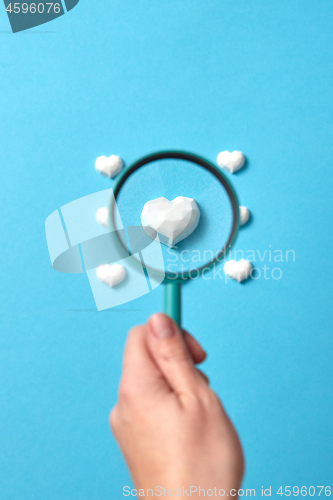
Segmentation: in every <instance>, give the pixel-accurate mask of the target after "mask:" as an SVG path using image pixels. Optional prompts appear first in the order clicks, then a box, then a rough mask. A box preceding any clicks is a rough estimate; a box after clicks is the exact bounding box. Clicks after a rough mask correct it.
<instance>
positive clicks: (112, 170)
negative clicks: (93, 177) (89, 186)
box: [95, 155, 124, 179]
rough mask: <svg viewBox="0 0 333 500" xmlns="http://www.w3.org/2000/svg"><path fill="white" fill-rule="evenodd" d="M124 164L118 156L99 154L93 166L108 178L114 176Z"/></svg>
mask: <svg viewBox="0 0 333 500" xmlns="http://www.w3.org/2000/svg"><path fill="white" fill-rule="evenodd" d="M123 166H124V162H123V160H122V159H121V158H120V156H117V155H111V156H109V157H107V156H99V157H98V158H97V160H96V161H95V168H96V170H97V172H99V173H100V174H102V175H105V176H106V177H108V178H109V179H112V178H113V177H115V176H116V175H117V174H119V172H120V171H121V169H122V168H123Z"/></svg>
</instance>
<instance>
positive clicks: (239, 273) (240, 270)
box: [224, 259, 253, 283]
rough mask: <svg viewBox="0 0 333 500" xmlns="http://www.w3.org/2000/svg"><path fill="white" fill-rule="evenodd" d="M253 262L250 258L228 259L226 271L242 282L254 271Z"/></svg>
mask: <svg viewBox="0 0 333 500" xmlns="http://www.w3.org/2000/svg"><path fill="white" fill-rule="evenodd" d="M252 269H253V267H252V264H251V262H250V261H249V260H245V259H240V260H228V261H227V262H226V263H225V264H224V272H225V274H226V275H227V276H229V278H232V279H233V280H236V281H238V283H241V282H242V281H244V280H246V279H247V278H248V277H249V276H250V274H251V272H252Z"/></svg>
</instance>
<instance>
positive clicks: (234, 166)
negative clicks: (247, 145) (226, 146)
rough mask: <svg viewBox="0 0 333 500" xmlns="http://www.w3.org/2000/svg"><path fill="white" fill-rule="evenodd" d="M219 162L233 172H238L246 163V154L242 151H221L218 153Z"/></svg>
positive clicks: (219, 164) (220, 165)
mask: <svg viewBox="0 0 333 500" xmlns="http://www.w3.org/2000/svg"><path fill="white" fill-rule="evenodd" d="M217 164H218V166H219V167H221V168H224V169H225V170H227V171H228V172H230V173H231V174H233V173H234V172H237V170H240V169H241V168H242V167H244V165H245V156H244V155H243V153H242V152H241V151H233V152H232V153H231V152H230V151H221V153H219V154H218V155H217Z"/></svg>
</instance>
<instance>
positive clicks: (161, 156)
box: [109, 150, 239, 281]
mask: <svg viewBox="0 0 333 500" xmlns="http://www.w3.org/2000/svg"><path fill="white" fill-rule="evenodd" d="M165 159H176V160H187V161H190V162H192V163H195V164H196V165H199V166H200V167H202V168H204V169H206V170H208V171H209V172H211V173H212V174H213V175H214V176H215V177H216V178H217V179H218V180H219V181H220V182H221V184H222V185H223V187H224V188H225V190H226V191H227V193H228V196H229V199H230V201H231V208H232V213H233V221H232V228H231V232H230V235H229V238H228V241H227V243H226V245H225V246H224V247H223V248H222V250H221V251H220V252H219V253H218V254H217V255H216V257H215V258H214V259H213V260H212V261H211V262H210V263H209V264H205V265H204V266H202V267H199V268H197V269H196V272H198V274H197V276H199V275H200V274H202V273H203V272H204V271H205V270H209V269H212V268H213V267H214V266H215V265H216V264H218V263H220V262H221V260H223V258H224V256H225V254H226V253H227V252H228V251H229V250H230V248H231V247H232V245H233V244H234V243H235V240H236V237H237V234H238V230H239V202H238V198H237V194H236V192H235V190H234V188H233V186H232V184H231V183H230V181H229V179H228V178H227V177H226V176H225V175H224V174H223V172H222V171H221V170H220V169H219V168H218V167H216V166H215V165H214V164H213V163H211V162H210V161H208V160H206V159H205V158H202V157H201V156H199V155H196V154H193V153H188V152H187V151H178V150H170V151H157V152H155V153H151V154H149V155H147V156H144V157H142V158H140V159H139V160H137V161H135V162H134V163H132V164H131V165H129V166H128V167H127V168H126V169H125V170H124V171H123V172H122V173H121V174H120V176H119V177H118V179H117V180H116V181H115V184H114V187H113V196H112V199H111V207H110V212H109V223H110V228H111V231H114V232H116V233H117V229H116V224H115V220H114V215H115V211H114V209H115V206H116V199H117V196H118V194H119V192H120V190H121V188H122V186H123V185H124V183H125V181H126V180H127V179H128V177H129V176H130V175H131V174H132V173H133V172H135V171H136V170H138V169H139V168H141V167H143V166H144V165H147V164H148V163H152V162H154V161H158V160H165ZM117 240H118V241H119V243H120V244H121V246H122V248H123V249H124V250H125V252H126V255H127V256H128V251H129V250H128V249H127V248H126V247H125V246H124V244H123V242H122V241H121V240H120V238H119V237H118V233H117ZM221 257H222V258H221ZM134 260H135V261H137V260H136V259H135V258H134ZM137 262H138V263H139V264H142V265H143V266H144V267H145V268H146V269H149V270H150V271H152V272H153V273H156V274H157V275H161V274H163V273H162V272H161V271H158V270H157V269H154V268H152V267H150V266H147V265H146V264H144V263H140V262H139V261H137ZM191 272H193V271H192V270H191V271H186V272H184V273H182V274H181V276H179V274H180V273H170V272H169V273H167V272H166V273H165V277H164V279H166V280H172V281H174V280H176V279H179V278H181V279H182V280H185V279H188V278H191V277H193V276H191ZM197 276H196V277H197Z"/></svg>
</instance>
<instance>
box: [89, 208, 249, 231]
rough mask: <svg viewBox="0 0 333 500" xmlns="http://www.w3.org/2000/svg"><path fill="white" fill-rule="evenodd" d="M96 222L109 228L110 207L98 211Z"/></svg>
mask: <svg viewBox="0 0 333 500" xmlns="http://www.w3.org/2000/svg"><path fill="white" fill-rule="evenodd" d="M239 208H240V207H239ZM96 220H97V222H98V223H99V224H100V225H101V226H103V227H105V228H106V229H108V228H109V209H108V207H101V208H99V209H98V210H97V212H96Z"/></svg>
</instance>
